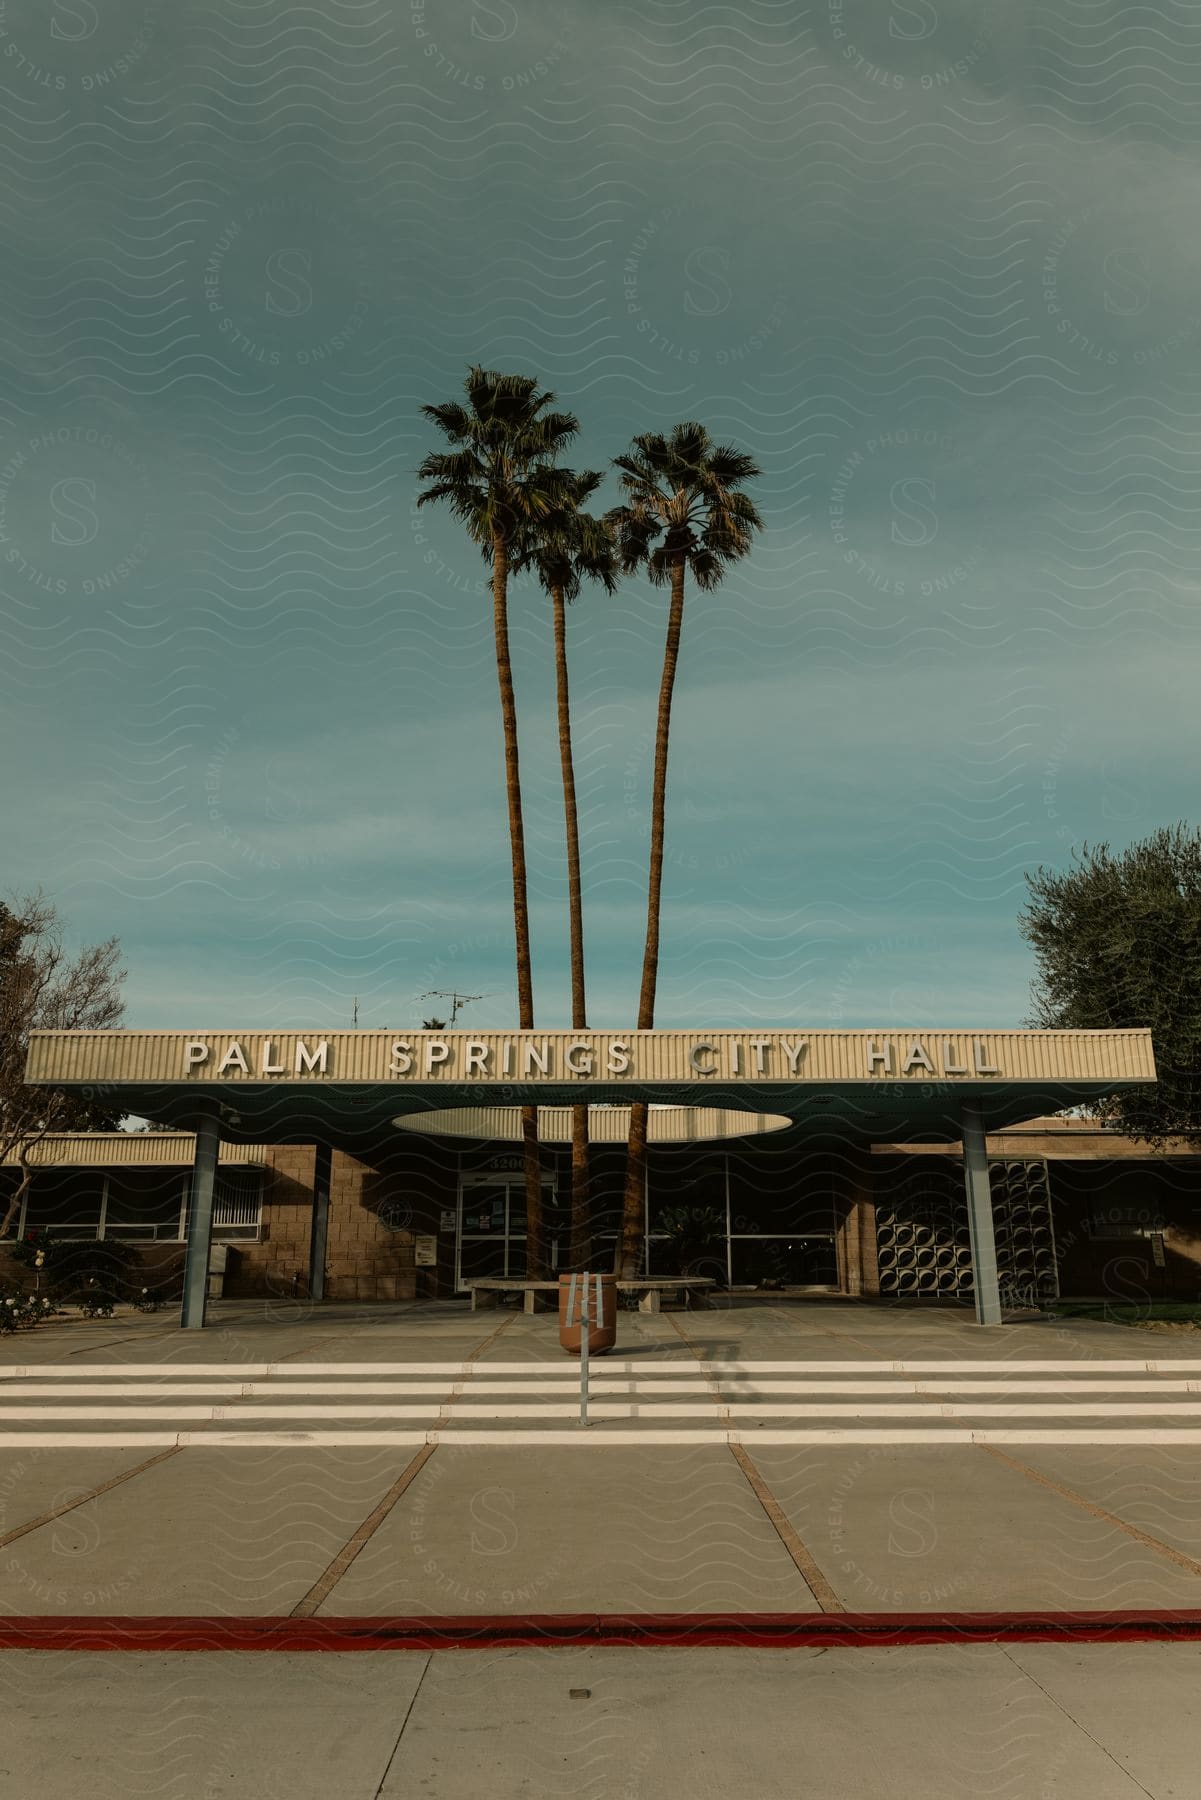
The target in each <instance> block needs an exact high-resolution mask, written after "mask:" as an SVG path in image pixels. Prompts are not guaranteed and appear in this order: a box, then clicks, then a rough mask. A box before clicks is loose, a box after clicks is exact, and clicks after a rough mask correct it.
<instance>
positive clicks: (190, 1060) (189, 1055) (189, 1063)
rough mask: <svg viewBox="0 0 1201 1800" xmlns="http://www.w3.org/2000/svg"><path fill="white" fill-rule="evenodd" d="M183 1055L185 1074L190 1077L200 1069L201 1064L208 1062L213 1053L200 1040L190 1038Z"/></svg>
mask: <svg viewBox="0 0 1201 1800" xmlns="http://www.w3.org/2000/svg"><path fill="white" fill-rule="evenodd" d="M183 1054H184V1061H183V1072H184V1074H185V1075H190V1074H191V1073H192V1070H193V1069H198V1068H199V1067H200V1065H201V1063H206V1062H207V1061H208V1059H209V1057H210V1056H211V1055H212V1051H211V1050H210V1049H209V1047H208V1045H207V1044H202V1043H201V1041H200V1039H199V1038H189V1039H188V1041H187V1044H186V1046H185V1048H184V1053H183Z"/></svg>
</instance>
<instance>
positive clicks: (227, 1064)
mask: <svg viewBox="0 0 1201 1800" xmlns="http://www.w3.org/2000/svg"><path fill="white" fill-rule="evenodd" d="M231 1068H238V1069H241V1071H242V1073H243V1075H249V1073H250V1068H249V1065H248V1064H247V1061H246V1058H245V1057H244V1056H243V1054H242V1046H241V1044H231V1045H230V1046H229V1049H228V1050H227V1051H226V1052H225V1055H224V1056H223V1057H222V1058H221V1061H220V1062H219V1063H218V1064H217V1073H218V1075H224V1073H225V1071H226V1069H231Z"/></svg>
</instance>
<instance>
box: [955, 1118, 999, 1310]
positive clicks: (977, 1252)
mask: <svg viewBox="0 0 1201 1800" xmlns="http://www.w3.org/2000/svg"><path fill="white" fill-rule="evenodd" d="M960 1119H961V1121H962V1130H963V1179H964V1185H965V1187H966V1189H967V1224H968V1231H969V1232H970V1234H971V1240H972V1268H973V1271H974V1274H975V1278H976V1323H977V1325H999V1324H1000V1323H1001V1289H1000V1284H999V1283H998V1281H997V1240H996V1234H995V1232H994V1229H993V1214H992V1188H991V1186H990V1184H989V1179H988V1139H987V1138H986V1136H985V1132H984V1119H983V1116H982V1114H981V1111H980V1108H979V1106H977V1105H976V1104H974V1103H973V1102H972V1101H965V1102H964V1104H963V1107H962V1109H961V1111H960Z"/></svg>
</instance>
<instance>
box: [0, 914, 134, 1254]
mask: <svg viewBox="0 0 1201 1800" xmlns="http://www.w3.org/2000/svg"><path fill="white" fill-rule="evenodd" d="M120 955H121V952H120V946H119V945H118V943H117V940H116V938H109V939H108V941H107V942H106V943H103V944H92V945H89V946H88V947H87V948H85V949H83V950H81V951H80V952H79V953H78V955H76V956H71V955H69V954H68V953H67V950H66V948H65V946H64V943H63V925H62V920H61V919H60V917H59V914H58V910H57V908H56V907H55V906H54V905H53V904H52V903H51V902H50V901H49V900H47V899H46V898H45V897H44V896H43V895H42V894H40V893H38V894H25V895H22V896H20V897H19V898H14V900H13V903H12V905H11V906H9V905H6V904H5V903H4V902H3V901H0V1168H2V1167H3V1165H4V1163H5V1162H6V1161H7V1160H8V1159H9V1158H10V1157H12V1158H15V1160H16V1163H17V1166H18V1168H19V1170H20V1177H19V1179H18V1182H17V1186H16V1189H15V1191H14V1193H13V1194H12V1195H11V1196H10V1197H9V1201H8V1205H7V1206H6V1208H5V1212H4V1217H3V1220H2V1221H0V1238H6V1237H8V1236H9V1235H10V1233H11V1231H12V1229H13V1225H14V1224H15V1222H16V1219H17V1216H18V1214H19V1212H20V1210H21V1202H22V1200H23V1199H24V1197H25V1194H26V1191H27V1189H28V1187H29V1182H30V1178H31V1168H30V1159H31V1157H32V1155H33V1152H34V1150H35V1149H36V1147H37V1145H38V1144H40V1143H41V1141H42V1139H43V1138H45V1137H47V1136H49V1135H50V1134H51V1133H57V1132H61V1131H114V1130H115V1129H116V1127H117V1125H118V1123H119V1121H120V1116H121V1115H120V1108H118V1107H114V1106H113V1104H112V1103H111V1101H110V1100H108V1099H107V1098H106V1097H105V1096H104V1095H96V1094H75V1093H72V1092H71V1091H69V1090H68V1089H65V1088H51V1087H30V1086H27V1085H26V1081H25V1061H26V1058H27V1056H28V1054H29V1037H30V1033H31V1032H33V1031H109V1030H111V1029H112V1028H113V1027H114V1026H115V1025H117V1024H119V1022H120V1020H121V1017H122V1014H123V1012H124V1005H123V1002H122V1000H121V992H120V989H121V983H122V981H123V980H124V979H125V971H124V969H122V968H121V967H120V966H119V964H120Z"/></svg>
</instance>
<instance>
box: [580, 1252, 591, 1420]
mask: <svg viewBox="0 0 1201 1800" xmlns="http://www.w3.org/2000/svg"><path fill="white" fill-rule="evenodd" d="M582 1285H583V1289H584V1324H583V1329H582V1330H581V1332H580V1424H581V1425H586V1424H587V1423H588V1339H589V1338H590V1337H591V1336H592V1320H591V1319H590V1318H589V1316H588V1277H587V1275H585V1276H583V1277H582Z"/></svg>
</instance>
